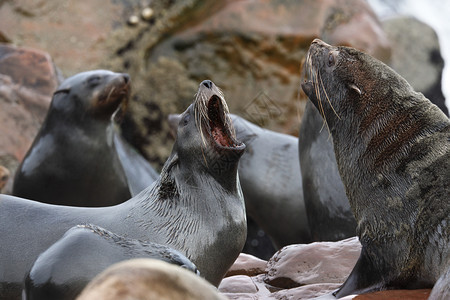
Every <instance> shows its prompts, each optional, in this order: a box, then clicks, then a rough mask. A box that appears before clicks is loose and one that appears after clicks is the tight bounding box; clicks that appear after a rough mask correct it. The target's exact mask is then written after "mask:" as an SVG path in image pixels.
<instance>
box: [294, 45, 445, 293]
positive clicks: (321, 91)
mask: <svg viewBox="0 0 450 300" xmlns="http://www.w3.org/2000/svg"><path fill="white" fill-rule="evenodd" d="M306 69H307V72H308V77H309V79H310V80H308V81H305V82H304V83H303V84H302V88H303V90H304V91H305V93H306V94H307V95H308V97H309V98H310V100H311V101H312V102H313V103H314V105H315V106H316V108H317V109H318V110H319V111H320V112H321V114H322V116H323V118H324V121H325V122H326V124H327V125H328V128H329V130H330V132H331V134H332V136H333V143H334V151H335V154H336V161H337V164H338V168H339V172H340V175H341V177H342V181H343V183H344V186H345V188H346V193H347V196H348V198H349V201H350V205H351V207H352V210H353V213H354V215H355V218H356V220H357V223H358V227H357V233H358V236H359V238H360V241H361V244H362V250H361V255H360V257H359V259H358V262H357V263H356V265H355V267H354V269H353V271H352V272H351V274H350V276H349V277H348V279H347V280H346V282H345V283H344V284H343V285H342V287H341V288H340V289H339V290H338V291H337V292H336V293H335V295H336V296H337V297H342V296H345V295H349V294H355V293H356V294H358V293H366V292H371V291H377V290H384V289H415V288H430V287H432V286H433V284H434V283H435V282H436V281H437V280H438V278H439V277H440V276H441V275H442V274H443V273H444V271H445V270H446V269H447V267H448V265H449V259H450V255H449V253H450V197H449V195H450V185H449V182H450V120H449V119H448V118H447V117H446V116H445V114H444V113H443V112H442V111H441V110H440V109H439V108H438V107H437V106H435V105H434V104H432V103H431V102H430V101H429V100H428V99H426V98H425V97H424V96H423V95H422V94H420V93H416V92H414V91H413V89H412V88H411V86H410V85H409V84H408V83H407V82H406V80H404V79H403V78H402V77H401V76H400V75H398V74H397V73H396V72H395V71H393V70H392V69H391V68H389V67H388V66H386V65H385V64H383V63H382V62H380V61H378V60H376V59H374V58H372V57H371V56H369V55H367V54H364V53H362V52H360V51H358V50H355V49H352V48H347V47H332V46H330V45H328V44H326V43H324V42H322V41H321V40H318V39H316V40H314V41H313V42H312V44H311V47H310V49H309V51H308V55H307V59H306Z"/></svg>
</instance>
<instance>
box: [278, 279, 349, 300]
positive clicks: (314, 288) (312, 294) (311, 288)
mask: <svg viewBox="0 0 450 300" xmlns="http://www.w3.org/2000/svg"><path fill="white" fill-rule="evenodd" d="M340 285H341V284H340V283H315V284H308V285H305V286H301V287H297V288H292V289H287V290H281V291H278V292H275V293H273V294H272V297H271V298H273V299H280V300H281V299H296V300H300V299H305V300H306V299H307V300H309V299H313V298H316V297H320V296H323V295H328V294H331V293H332V292H333V291H335V290H337V289H338V288H339V286H340ZM333 298H334V297H333Z"/></svg>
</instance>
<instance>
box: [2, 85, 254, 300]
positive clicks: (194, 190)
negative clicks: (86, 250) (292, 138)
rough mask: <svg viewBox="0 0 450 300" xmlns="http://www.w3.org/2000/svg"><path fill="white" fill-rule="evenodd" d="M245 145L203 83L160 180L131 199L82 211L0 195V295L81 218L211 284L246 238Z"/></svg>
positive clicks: (10, 291) (14, 294)
mask: <svg viewBox="0 0 450 300" xmlns="http://www.w3.org/2000/svg"><path fill="white" fill-rule="evenodd" d="M244 150H245V145H244V144H243V143H241V142H238V141H237V140H236V138H235V134H234V129H233V127H232V124H231V121H230V118H229V116H228V108H227V105H226V102H225V99H224V97H223V94H222V93H221V92H220V90H219V89H218V88H217V87H216V86H215V85H214V84H213V83H212V82H211V81H203V82H202V83H201V84H200V86H199V89H198V92H197V94H196V97H195V100H194V103H193V104H192V105H190V106H189V108H188V109H187V110H186V111H185V112H184V113H183V117H182V119H181V121H180V124H179V128H178V131H177V138H176V141H175V144H174V146H173V150H172V153H171V155H170V156H169V158H168V160H167V162H166V163H165V165H164V167H163V170H162V172H161V175H160V177H159V179H157V181H155V182H154V183H153V184H152V185H151V186H149V187H148V188H146V189H145V190H144V191H142V192H141V193H139V194H138V195H137V196H135V197H133V198H131V199H130V200H128V201H126V202H124V203H121V204H118V205H115V206H110V207H100V208H85V207H68V206H61V205H49V204H44V203H40V202H36V201H28V200H25V199H21V198H17V197H13V196H6V195H0V238H1V240H2V243H0V298H2V297H3V298H6V297H8V299H17V298H19V297H20V291H21V285H22V281H23V279H24V275H25V273H26V272H27V271H28V270H29V269H30V268H31V266H32V264H33V262H34V261H35V260H36V259H37V257H38V255H39V254H40V253H42V252H43V251H45V250H46V249H47V248H48V247H50V246H51V245H52V244H54V243H55V242H56V241H57V240H58V239H60V238H61V236H62V235H63V234H64V233H65V232H66V231H67V230H69V229H70V228H72V227H73V226H76V225H79V224H87V223H90V224H95V225H97V226H100V227H102V228H104V229H106V230H108V231H111V232H113V233H115V234H117V235H121V236H124V237H126V238H129V239H138V240H142V241H146V242H153V243H157V244H161V245H165V246H168V247H170V248H173V249H175V250H177V251H179V252H180V253H182V254H183V255H185V256H186V257H187V258H188V259H189V260H191V261H192V262H193V263H194V264H195V265H196V266H197V268H198V269H199V271H200V274H201V276H203V277H204V278H205V279H206V280H208V281H209V282H211V283H212V284H213V285H215V286H217V285H218V284H219V283H220V281H221V280H222V277H223V276H224V275H225V273H226V272H227V270H228V269H229V267H230V266H231V265H232V264H233V262H234V261H235V259H236V258H237V257H238V255H239V253H240V252H241V250H242V247H243V245H244V243H245V236H246V216H245V204H244V199H243V196H242V191H241V187H240V184H239V178H238V174H237V169H238V163H239V159H240V157H241V155H242V154H243V153H244Z"/></svg>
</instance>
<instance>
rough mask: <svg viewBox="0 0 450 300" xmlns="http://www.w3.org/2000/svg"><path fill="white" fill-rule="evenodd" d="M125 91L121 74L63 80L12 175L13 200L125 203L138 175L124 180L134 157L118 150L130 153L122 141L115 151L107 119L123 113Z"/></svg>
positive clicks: (128, 88)
mask: <svg viewBox="0 0 450 300" xmlns="http://www.w3.org/2000/svg"><path fill="white" fill-rule="evenodd" d="M130 91H131V82H130V78H129V76H128V75H127V74H122V73H114V72H111V71H107V70H94V71H88V72H82V73H79V74H76V75H74V76H72V77H70V78H68V79H66V80H64V81H63V83H62V84H61V85H60V86H59V87H58V89H57V90H56V91H55V93H54V95H53V99H52V102H51V104H50V108H49V110H48V113H47V116H46V119H45V121H44V123H43V124H42V127H41V129H40V131H39V133H38V135H37V136H36V138H35V140H34V142H33V144H32V146H31V147H30V149H29V150H28V153H27V154H26V156H25V158H24V160H23V162H22V163H21V165H20V166H19V168H18V171H17V172H16V175H15V180H14V185H13V191H12V192H13V195H15V196H19V197H23V198H27V199H32V200H35V201H40V202H45V203H51V204H60V205H74V206H110V205H114V204H118V203H121V202H124V201H125V200H127V199H129V198H130V196H131V194H132V193H130V190H132V191H134V190H135V188H134V189H132V188H131V187H132V186H133V183H134V182H136V181H137V180H139V179H140V178H143V177H144V176H139V177H138V176H135V178H137V180H131V179H130V178H129V177H130V176H128V173H129V172H128V173H127V172H126V171H127V170H128V169H130V167H129V166H128V165H131V163H132V162H133V158H134V157H137V156H138V155H137V154H135V155H133V153H130V152H131V151H128V152H126V151H124V150H123V149H126V148H130V146H129V145H127V144H125V142H122V143H120V145H121V146H122V147H120V148H119V147H117V148H116V146H117V144H118V141H119V139H120V138H119V137H118V135H120V134H119V133H117V132H116V129H115V127H114V123H113V122H112V118H113V117H114V116H116V118H117V119H118V118H119V116H120V115H121V114H123V113H124V111H125V108H126V105H127V103H128V99H129V96H130ZM122 161H125V163H123V162H122ZM139 164H140V165H144V164H145V163H142V162H141V163H139ZM147 165H148V164H147ZM142 168H143V167H142ZM142 168H141V169H142ZM132 169H136V170H139V169H140V168H139V165H138V167H137V168H136V166H133V167H132ZM144 173H148V172H144ZM152 176H153V177H157V176H154V174H153V175H152ZM131 177H133V176H132V175H131ZM154 179H156V178H153V180H154ZM130 182H131V183H130ZM151 182H152V180H151V179H150V180H149V182H148V183H146V184H145V183H144V184H141V186H143V187H142V188H141V189H140V190H139V191H141V190H142V189H143V188H145V187H147V186H148V185H150V184H151ZM133 194H135V193H133Z"/></svg>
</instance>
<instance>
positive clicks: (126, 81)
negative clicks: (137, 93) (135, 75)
mask: <svg viewBox="0 0 450 300" xmlns="http://www.w3.org/2000/svg"><path fill="white" fill-rule="evenodd" d="M122 77H123V81H125V83H128V82H130V75H128V74H122Z"/></svg>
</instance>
